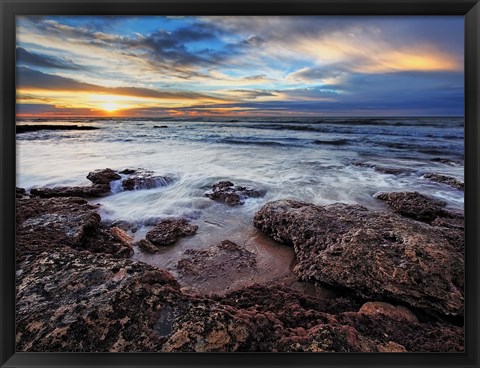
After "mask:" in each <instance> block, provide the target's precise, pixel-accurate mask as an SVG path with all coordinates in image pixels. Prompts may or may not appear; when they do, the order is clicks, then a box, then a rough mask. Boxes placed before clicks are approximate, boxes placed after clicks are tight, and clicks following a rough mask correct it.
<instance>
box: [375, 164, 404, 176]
mask: <svg viewBox="0 0 480 368" xmlns="http://www.w3.org/2000/svg"><path fill="white" fill-rule="evenodd" d="M374 170H375V171H377V172H379V173H382V174H388V175H401V174H411V173H412V172H413V170H409V169H402V168H398V167H383V166H375V167H374Z"/></svg>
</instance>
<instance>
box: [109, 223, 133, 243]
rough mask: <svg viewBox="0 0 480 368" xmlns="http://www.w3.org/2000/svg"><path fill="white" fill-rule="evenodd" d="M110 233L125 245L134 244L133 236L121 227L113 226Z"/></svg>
mask: <svg viewBox="0 0 480 368" xmlns="http://www.w3.org/2000/svg"><path fill="white" fill-rule="evenodd" d="M110 234H112V236H113V237H114V238H115V239H117V240H118V241H119V242H121V243H122V244H124V245H127V246H131V245H132V244H133V238H132V237H131V236H130V235H128V234H127V233H126V232H125V231H124V230H122V229H120V228H119V227H116V226H114V227H111V228H110Z"/></svg>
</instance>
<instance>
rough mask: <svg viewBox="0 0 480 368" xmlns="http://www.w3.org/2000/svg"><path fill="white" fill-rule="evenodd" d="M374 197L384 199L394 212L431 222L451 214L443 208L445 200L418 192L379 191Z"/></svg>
mask: <svg viewBox="0 0 480 368" xmlns="http://www.w3.org/2000/svg"><path fill="white" fill-rule="evenodd" d="M374 197H375V198H377V199H381V200H382V201H386V202H387V204H388V205H389V206H390V207H391V208H392V210H393V211H394V212H396V213H398V214H400V215H402V216H405V217H410V218H413V219H415V220H418V221H424V222H432V221H433V220H435V219H436V218H437V217H452V216H453V214H451V213H450V212H448V211H446V210H445V209H444V207H445V206H446V202H444V201H441V200H438V199H435V198H432V197H428V196H426V195H423V194H420V193H418V192H392V193H380V194H375V195H374Z"/></svg>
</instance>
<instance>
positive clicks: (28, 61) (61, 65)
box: [16, 47, 83, 70]
mask: <svg viewBox="0 0 480 368" xmlns="http://www.w3.org/2000/svg"><path fill="white" fill-rule="evenodd" d="M16 62H17V65H29V66H38V67H44V68H54V69H71V70H80V69H83V68H82V67H81V66H80V65H77V64H75V63H73V62H72V61H69V60H66V59H61V58H57V57H52V56H47V55H43V54H37V53H34V52H30V51H28V50H26V49H24V48H23V47H17V49H16Z"/></svg>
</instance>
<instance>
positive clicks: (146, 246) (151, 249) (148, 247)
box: [135, 239, 159, 254]
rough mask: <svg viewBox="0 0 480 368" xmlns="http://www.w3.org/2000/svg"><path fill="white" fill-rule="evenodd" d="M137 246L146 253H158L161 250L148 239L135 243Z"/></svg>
mask: <svg viewBox="0 0 480 368" xmlns="http://www.w3.org/2000/svg"><path fill="white" fill-rule="evenodd" d="M135 246H137V247H139V248H140V249H141V250H142V251H144V252H145V253H150V254H153V253H158V252H159V249H158V247H157V246H155V245H153V244H152V243H151V242H150V241H149V240H147V239H141V240H139V241H138V242H136V243H135Z"/></svg>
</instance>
